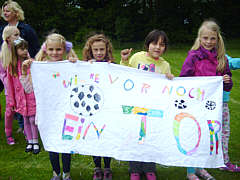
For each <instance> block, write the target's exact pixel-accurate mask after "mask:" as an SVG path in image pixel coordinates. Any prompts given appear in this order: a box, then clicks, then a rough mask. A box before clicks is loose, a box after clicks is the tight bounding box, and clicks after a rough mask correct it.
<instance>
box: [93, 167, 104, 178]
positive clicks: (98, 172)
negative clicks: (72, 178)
mask: <svg viewBox="0 0 240 180" xmlns="http://www.w3.org/2000/svg"><path fill="white" fill-rule="evenodd" d="M102 178H103V172H102V169H101V168H94V174H93V180H102Z"/></svg>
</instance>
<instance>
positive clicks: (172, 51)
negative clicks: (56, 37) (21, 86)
mask: <svg viewBox="0 0 240 180" xmlns="http://www.w3.org/2000/svg"><path fill="white" fill-rule="evenodd" d="M239 44H240V43H239V42H238V43H236V42H234V43H233V44H231V43H227V45H226V47H227V48H229V49H227V53H228V54H229V55H230V56H233V57H240V50H239ZM190 46H191V45H189V46H188V45H181V46H174V47H170V48H169V50H168V52H167V53H166V54H165V55H164V58H165V59H166V60H167V61H169V63H170V65H171V70H172V72H173V74H174V75H175V76H178V75H179V73H180V70H181V66H182V64H183V62H184V59H185V58H186V56H187V51H188V49H189V48H190ZM122 47H126V48H127V47H132V46H131V44H127V45H124V46H122ZM134 47H139V49H140V48H141V47H142V45H141V44H140V45H134ZM114 51H115V53H114V57H115V59H116V62H119V60H120V49H115V50H114ZM137 51H138V50H137V49H134V52H137ZM76 52H77V53H78V55H79V57H80V59H81V55H80V54H81V49H79V48H78V49H77V50H76ZM134 52H133V53H134ZM232 73H233V78H232V79H233V82H234V87H233V89H232V93H231V100H230V102H229V107H230V113H231V136H230V142H229V155H230V159H231V161H232V162H233V163H238V164H239V165H240V151H239V150H240V141H239V132H240V131H239V127H240V120H239V119H240V111H239V106H240V95H239V88H240V87H239V85H240V82H239V78H240V70H236V71H233V72H232ZM0 102H1V105H2V117H3V114H4V112H3V111H4V109H5V96H4V93H1V94H0ZM17 128H18V125H17V121H16V120H14V125H13V132H14V134H13V135H14V138H15V140H16V144H15V145H13V146H9V145H7V143H6V139H5V133H4V121H3V118H2V120H0V142H1V143H0V180H10V179H11V180H48V179H50V178H51V176H52V170H51V165H50V161H49V158H48V153H47V152H45V151H44V150H43V149H42V151H41V153H40V154H38V155H33V154H27V153H25V152H24V150H25V140H24V137H23V134H16V133H15V132H16V130H17ZM111 167H112V170H113V179H120V180H127V179H129V174H128V163H127V162H124V161H117V160H112V163H111ZM93 168H94V165H93V161H92V158H91V157H90V156H83V155H73V156H72V163H71V176H72V179H73V180H76V179H78V180H91V179H92V171H93ZM209 172H210V173H211V174H212V175H213V176H214V177H215V178H216V179H218V180H239V179H240V173H231V172H224V171H220V170H218V169H209ZM157 176H158V179H161V180H176V179H185V177H186V169H185V168H182V167H162V166H160V165H157Z"/></svg>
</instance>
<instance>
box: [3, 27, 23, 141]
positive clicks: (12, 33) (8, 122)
mask: <svg viewBox="0 0 240 180" xmlns="http://www.w3.org/2000/svg"><path fill="white" fill-rule="evenodd" d="M19 34H20V32H19V30H18V28H17V27H16V26H6V27H5V28H4V30H3V35H2V38H3V44H2V47H1V52H0V78H1V80H2V82H3V84H4V87H5V97H6V110H5V133H6V138H7V143H8V144H9V145H13V144H15V141H14V139H13V136H12V123H13V116H14V113H15V112H14V110H13V108H12V106H11V104H10V102H9V101H8V100H9V98H8V95H9V92H8V86H7V83H8V79H7V68H8V66H9V65H12V64H13V63H12V52H11V46H12V43H13V41H14V40H16V39H17V38H18V37H19ZM19 120H21V119H19ZM20 124H21V125H20ZM20 124H19V125H20V127H21V128H23V121H22V122H21V123H20Z"/></svg>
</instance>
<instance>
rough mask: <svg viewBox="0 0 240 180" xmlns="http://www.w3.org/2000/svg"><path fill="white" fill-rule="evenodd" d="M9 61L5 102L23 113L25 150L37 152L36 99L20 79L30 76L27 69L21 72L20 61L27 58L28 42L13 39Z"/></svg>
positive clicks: (38, 148) (29, 88)
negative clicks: (25, 139) (23, 72)
mask: <svg viewBox="0 0 240 180" xmlns="http://www.w3.org/2000/svg"><path fill="white" fill-rule="evenodd" d="M11 56H12V58H11V61H10V62H9V64H8V68H7V79H8V82H7V87H8V96H7V102H9V105H10V107H12V108H13V109H15V111H16V112H18V113H20V114H22V115H23V118H24V132H25V134H26V137H27V141H28V143H27V146H26V149H25V152H32V153H33V154H38V153H39V152H40V146H39V143H38V128H37V126H36V124H35V115H36V101H35V96H34V92H33V89H32V88H31V87H30V86H29V84H27V83H24V84H22V83H21V80H22V79H26V78H30V75H29V70H28V72H27V73H26V74H22V71H21V69H22V62H23V61H24V60H26V59H28V57H29V55H28V43H27V41H25V40H24V39H22V38H20V37H19V38H18V39H16V40H14V41H13V43H12V45H11Z"/></svg>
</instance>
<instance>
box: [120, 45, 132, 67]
mask: <svg viewBox="0 0 240 180" xmlns="http://www.w3.org/2000/svg"><path fill="white" fill-rule="evenodd" d="M131 52H132V48H130V49H124V50H122V51H121V61H120V64H121V65H124V66H129V60H128V58H129V56H130V55H131Z"/></svg>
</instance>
